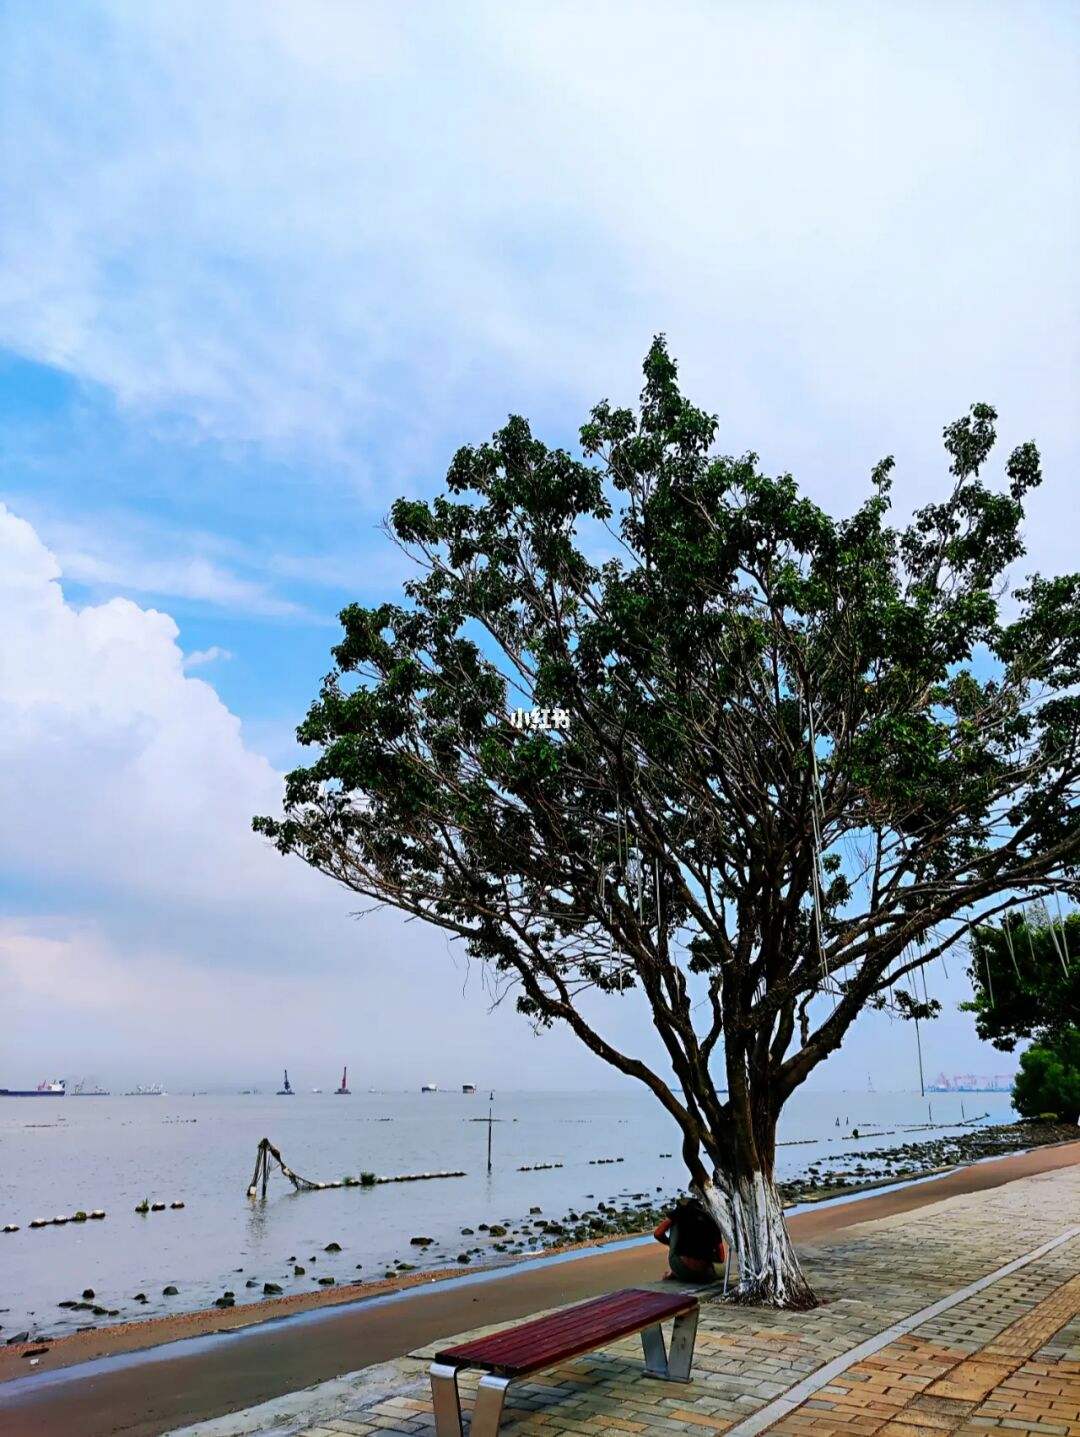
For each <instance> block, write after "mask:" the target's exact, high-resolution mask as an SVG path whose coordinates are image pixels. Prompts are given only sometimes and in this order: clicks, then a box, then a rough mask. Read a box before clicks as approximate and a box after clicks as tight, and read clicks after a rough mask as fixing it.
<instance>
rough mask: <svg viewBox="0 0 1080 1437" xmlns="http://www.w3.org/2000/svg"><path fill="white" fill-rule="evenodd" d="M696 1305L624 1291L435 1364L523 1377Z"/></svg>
mask: <svg viewBox="0 0 1080 1437" xmlns="http://www.w3.org/2000/svg"><path fill="white" fill-rule="evenodd" d="M696 1306H697V1298H696V1297H694V1296H693V1294H691V1293H686V1292H671V1293H668V1292H651V1291H649V1290H648V1289H647V1288H635V1287H629V1288H625V1289H624V1290H623V1291H621V1292H613V1293H609V1294H608V1295H607V1296H605V1297H594V1298H592V1299H591V1300H590V1301H588V1302H582V1303H579V1304H578V1305H577V1306H576V1307H570V1308H567V1310H566V1311H565V1312H555V1313H552V1314H551V1315H550V1316H548V1317H538V1318H535V1319H534V1320H533V1321H532V1322H524V1323H521V1324H520V1325H519V1326H518V1327H508V1328H504V1329H503V1330H502V1331H501V1332H493V1333H491V1334H490V1335H489V1336H487V1337H478V1338H475V1339H474V1340H473V1341H472V1342H463V1343H460V1344H459V1345H458V1346H457V1347H444V1348H443V1349H442V1351H441V1352H438V1353H436V1356H435V1361H436V1362H442V1363H445V1364H446V1365H448V1366H450V1367H480V1368H485V1369H486V1370H487V1371H489V1372H495V1373H498V1374H499V1375H500V1376H502V1377H522V1376H525V1375H527V1374H528V1373H530V1372H538V1371H539V1370H540V1369H541V1368H543V1367H552V1366H554V1365H555V1364H556V1363H558V1362H565V1361H567V1360H569V1359H570V1358H571V1357H578V1356H580V1355H581V1354H582V1353H583V1352H591V1351H592V1350H593V1349H594V1348H596V1347H599V1346H601V1345H603V1344H604V1343H607V1342H617V1341H618V1340H619V1338H620V1337H628V1336H629V1335H630V1334H631V1333H633V1332H637V1331H639V1330H640V1329H641V1328H642V1327H647V1326H651V1325H652V1323H654V1322H662V1321H663V1320H664V1319H665V1318H668V1317H676V1316H678V1314H679V1313H681V1312H689V1311H691V1310H692V1309H693V1308H695V1307H696Z"/></svg>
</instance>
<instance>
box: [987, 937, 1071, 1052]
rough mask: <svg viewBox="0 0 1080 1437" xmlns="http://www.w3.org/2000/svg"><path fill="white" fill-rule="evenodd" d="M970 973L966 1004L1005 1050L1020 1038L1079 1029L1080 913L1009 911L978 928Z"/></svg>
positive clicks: (1047, 1036) (991, 1038) (1044, 1037)
mask: <svg viewBox="0 0 1080 1437" xmlns="http://www.w3.org/2000/svg"><path fill="white" fill-rule="evenodd" d="M968 976H969V977H970V978H971V986H972V989H973V993H974V997H973V999H972V1001H971V1002H970V1003H963V1004H961V1007H963V1008H965V1009H966V1010H967V1011H968V1012H973V1013H974V1014H975V1027H976V1030H977V1032H978V1034H979V1037H980V1038H983V1039H986V1040H987V1041H989V1042H991V1043H993V1045H994V1047H995V1048H998V1049H1000V1050H1001V1051H1002V1052H1003V1053H1011V1052H1012V1051H1013V1049H1014V1048H1015V1047H1016V1044H1017V1042H1018V1041H1019V1040H1020V1039H1021V1038H1034V1039H1036V1040H1037V1041H1039V1042H1042V1041H1045V1040H1047V1039H1050V1038H1053V1037H1054V1036H1055V1035H1057V1034H1059V1033H1061V1032H1063V1031H1064V1030H1066V1029H1068V1028H1070V1027H1073V1028H1077V1029H1080V914H1077V913H1070V914H1068V915H1067V916H1062V917H1061V918H1060V919H1057V920H1052V919H1051V917H1050V916H1049V915H1048V914H1047V913H1045V912H1043V913H1039V914H1035V913H1031V914H1028V913H1024V914H1009V915H1008V916H1007V917H1006V918H1005V919H1004V920H1003V921H1002V922H1001V924H1000V925H993V924H991V925H988V926H986V927H984V928H976V929H975V931H974V932H973V933H972V935H971V966H970V967H969V969H968Z"/></svg>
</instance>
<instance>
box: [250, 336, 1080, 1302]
mask: <svg viewBox="0 0 1080 1437" xmlns="http://www.w3.org/2000/svg"><path fill="white" fill-rule="evenodd" d="M994 419H995V414H994V411H993V410H992V409H991V408H989V407H988V406H987V405H983V404H980V405H976V406H975V407H974V408H973V409H972V410H971V412H970V414H969V415H967V416H966V417H964V418H962V419H960V420H958V421H957V422H956V423H954V424H950V425H949V426H948V427H947V428H946V430H945V448H946V450H947V452H948V455H949V458H950V461H951V467H950V478H949V480H948V482H947V484H946V486H945V491H944V497H943V498H942V500H941V502H940V503H936V504H930V505H928V506H927V507H926V508H924V509H922V510H920V511H919V512H918V513H917V514H916V516H915V518H914V520H913V521H912V522H911V523H910V524H909V525H908V526H907V527H906V528H903V529H898V528H893V527H890V525H889V523H888V511H889V490H890V484H891V475H890V471H891V469H892V461H891V460H889V459H886V460H883V461H882V462H881V463H880V464H879V465H878V466H877V468H876V469H875V470H874V471H873V474H872V476H871V490H870V494H869V497H868V498H867V499H866V501H865V503H863V505H862V507H861V508H859V509H858V510H857V511H856V512H855V513H854V514H853V515H851V516H850V517H848V518H839V519H838V518H833V517H831V516H830V515H829V514H827V513H826V512H825V511H824V510H823V509H821V508H820V507H819V506H818V505H817V504H815V503H813V502H812V501H811V500H810V499H808V498H806V497H805V496H804V495H802V494H800V492H799V490H798V488H797V486H796V484H795V481H794V480H793V479H792V478H791V477H790V476H789V475H786V474H785V475H781V476H780V477H777V478H772V477H769V476H767V475H765V474H763V473H762V472H761V470H760V467H759V464H758V461H757V459H756V456H755V455H753V454H747V455H744V456H743V457H742V458H726V457H723V456H721V455H719V454H718V453H716V451H715V447H714V441H715V435H716V428H717V425H716V420H715V419H714V418H713V417H712V416H710V415H709V414H708V413H705V412H704V411H702V410H700V409H698V408H695V407H694V406H693V405H692V404H690V403H689V402H688V401H687V400H686V399H685V398H684V397H683V395H682V394H681V392H680V389H679V386H678V383H677V376H676V371H675V366H674V364H673V362H672V360H671V358H670V357H669V355H668V353H667V350H666V347H665V345H664V343H663V341H662V340H657V341H656V342H655V343H654V344H653V346H652V348H651V350H650V352H649V355H648V357H647V360H646V363H645V385H644V389H643V392H642V397H641V404H640V408H639V410H638V411H636V412H635V411H632V410H630V409H624V408H616V407H613V406H612V405H610V404H609V403H607V402H604V403H601V404H600V405H598V406H597V407H596V409H595V410H593V412H592V415H591V417H590V419H589V421H588V423H587V424H585V426H584V427H583V429H582V431H581V444H582V450H583V457H581V458H577V457H573V456H571V455H570V454H569V453H567V452H565V451H564V450H562V449H558V448H549V447H547V446H546V445H544V444H543V443H542V442H541V441H540V440H538V439H537V438H535V437H534V435H533V434H532V432H531V430H530V428H529V425H528V424H527V423H526V421H525V420H524V419H521V418H511V419H510V420H509V422H508V423H507V425H506V427H505V428H504V429H502V430H500V431H499V432H498V433H497V434H495V435H494V437H493V439H492V440H491V442H490V443H487V444H482V445H479V446H476V447H467V448H463V449H461V450H460V451H459V452H458V453H457V454H456V455H455V457H454V460H453V462H452V464H451V466H450V470H449V473H448V476H447V484H446V492H445V493H444V494H442V495H441V496H440V497H438V498H435V499H434V500H433V501H432V502H430V503H429V502H423V501H420V500H399V501H398V502H397V503H396V504H395V505H394V506H393V508H392V511H391V518H390V529H391V532H392V536H393V538H394V539H395V540H396V542H398V543H399V544H401V545H402V546H404V548H405V549H406V550H407V551H408V553H409V554H410V555H412V557H413V558H414V559H415V561H416V564H417V573H416V577H415V578H414V579H412V580H411V581H410V582H408V583H407V584H406V585H405V594H404V598H403V601H402V602H400V603H385V604H380V605H378V606H376V607H373V608H365V607H361V606H359V605H352V606H350V607H349V608H347V609H345V610H344V612H343V613H342V615H341V620H342V623H343V626H344V631H345V632H344V638H343V639H342V641H341V643H340V644H339V645H338V646H337V648H336V649H335V650H334V661H335V667H334V670H333V672H332V673H331V674H330V675H329V676H328V677H327V679H326V680H325V681H324V683H323V686H322V690H321V693H320V694H319V697H318V698H317V700H316V701H315V703H314V704H313V705H312V707H311V710H310V712H309V714H308V716H307V718H306V720H305V721H304V723H303V724H302V725H301V727H300V729H299V731H298V733H299V738H300V740H301V742H302V743H305V744H309V745H312V746H313V747H314V748H315V749H316V750H317V756H316V757H315V758H314V761H313V762H312V763H311V764H310V766H309V767H303V768H299V769H297V770H296V771H295V772H294V773H292V774H290V775H289V777H288V779H287V784H286V794H285V810H284V816H283V817H282V818H280V819H271V818H261V819H258V820H257V821H256V827H257V829H258V830H259V831H261V832H262V833H264V834H267V835H269V836H270V837H271V838H272V839H273V840H274V841H275V842H276V844H277V846H278V847H279V848H280V849H281V850H282V852H284V853H287V854H288V853H291V854H298V855H300V857H302V858H303V859H304V860H305V861H306V862H308V863H310V864H311V865H313V866H314V867H315V868H317V869H319V870H321V871H322V872H324V873H326V874H328V875H330V876H331V877H333V878H335V879H337V880H338V881H339V882H341V883H343V884H344V885H345V886H346V887H347V888H349V889H351V890H353V891H355V892H356V893H359V894H362V895H364V896H365V897H366V898H368V899H370V900H372V901H373V902H374V903H376V904H390V905H392V906H393V907H395V908H397V909H400V910H402V911H403V912H405V913H408V914H412V915H415V916H417V917H420V918H422V919H425V920H426V921H428V922H429V923H432V924H434V925H436V926H437V927H439V928H442V929H444V930H446V931H447V932H449V933H451V934H454V935H457V937H459V938H460V939H461V940H462V941H463V943H464V944H465V945H466V947H467V949H468V951H469V953H470V954H471V955H473V956H474V957H475V958H478V959H481V960H483V961H484V962H485V963H486V964H489V965H490V968H491V970H492V971H493V974H494V975H495V976H496V981H497V982H499V983H501V984H502V985H503V988H504V989H509V990H512V991H514V992H515V993H516V999H517V1004H518V1007H519V1008H520V1009H521V1010H522V1011H523V1012H524V1013H526V1014H528V1015H529V1016H530V1017H531V1018H533V1019H534V1020H535V1021H536V1022H538V1023H541V1024H551V1023H562V1024H566V1025H567V1026H568V1027H569V1028H570V1029H571V1030H572V1031H573V1032H574V1033H576V1034H577V1036H578V1037H579V1038H580V1039H581V1041H582V1042H583V1043H585V1044H586V1046H587V1047H588V1048H589V1049H591V1050H592V1052H593V1053H595V1054H596V1055H597V1056H598V1057H600V1058H602V1059H603V1060H604V1061H606V1062H608V1063H610V1064H611V1065H612V1066H613V1067H615V1068H617V1069H618V1070H619V1071H620V1072H622V1073H624V1074H627V1075H629V1076H630V1077H633V1078H636V1079H638V1080H639V1081H640V1082H641V1083H643V1084H644V1085H645V1086H646V1087H647V1088H648V1089H649V1090H650V1091H651V1092H652V1093H653V1095H654V1096H655V1098H656V1099H657V1101H659V1102H660V1103H661V1104H662V1105H663V1107H664V1108H665V1109H666V1110H667V1112H668V1113H669V1114H670V1115H671V1117H672V1118H673V1119H674V1121H675V1122H676V1123H677V1124H678V1126H679V1129H680V1130H681V1133H682V1155H683V1158H684V1160H685V1163H686V1167H687V1170H688V1173H689V1178H690V1182H691V1184H692V1186H693V1187H694V1188H695V1189H696V1190H697V1191H698V1192H699V1193H700V1195H701V1197H702V1198H703V1200H704V1201H705V1202H706V1203H707V1204H708V1205H709V1207H710V1208H711V1209H712V1211H713V1212H714V1213H715V1215H716V1217H717V1219H718V1221H719V1222H720V1224H721V1226H722V1228H723V1229H724V1231H725V1233H726V1234H727V1235H728V1236H729V1237H730V1238H731V1239H732V1240H733V1242H734V1246H735V1248H736V1250H737V1253H738V1256H739V1262H740V1272H741V1279H740V1284H739V1294H740V1295H741V1296H742V1297H744V1298H746V1299H747V1300H759V1301H766V1302H770V1303H775V1304H778V1305H786V1306H804V1307H805V1306H809V1305H812V1303H813V1301H814V1299H813V1295H812V1293H811V1291H810V1289H809V1287H808V1285H807V1283H806V1281H805V1279H804V1277H803V1275H802V1273H801V1271H800V1268H799V1265H798V1261H797V1259H796V1256H795V1253H794V1250H793V1248H792V1246H791V1243H790V1241H789V1238H788V1235H787V1231H786V1227H785V1224H784V1218H783V1213H782V1208H781V1203H780V1201H779V1198H778V1195H777V1192H776V1189H775V1186H774V1182H773V1168H774V1160H775V1152H776V1129H777V1119H778V1117H779V1115H780V1112H781V1109H782V1108H783V1106H784V1103H785V1102H786V1101H787V1099H788V1098H789V1097H790V1095H791V1094H792V1093H793V1092H794V1090H795V1089H796V1088H797V1087H798V1086H799V1084H800V1083H802V1082H804V1081H805V1080H806V1078H807V1077H808V1076H809V1075H810V1073H812V1072H813V1071H814V1069H815V1068H816V1067H817V1066H818V1065H819V1064H820V1063H822V1062H823V1061H824V1060H825V1059H826V1058H827V1057H828V1056H829V1054H830V1053H832V1052H834V1051H835V1050H836V1049H837V1048H838V1047H839V1046H840V1044H841V1042H842V1041H843V1038H844V1035H845V1034H846V1033H847V1031H848V1030H849V1028H850V1027H851V1025H852V1023H853V1022H854V1021H855V1019H856V1018H857V1017H858V1015H859V1013H860V1012H861V1011H862V1010H863V1009H864V1008H866V1007H867V1006H868V1005H876V1006H885V1005H894V1004H899V1005H900V1006H902V1007H903V1008H904V1010H905V1012H907V1013H909V1014H910V1013H919V1012H925V1011H927V1008H928V1006H929V1005H927V1004H926V1003H925V997H926V994H925V992H924V1002H923V1003H922V1004H921V1005H920V1002H919V999H918V995H917V992H916V991H915V990H914V989H912V991H908V990H907V989H904V988H901V989H897V987H896V985H897V984H898V983H899V984H901V985H903V984H904V982H905V980H906V981H907V982H908V983H911V982H912V975H913V974H914V973H915V971H916V970H917V969H918V968H919V967H921V966H922V965H925V964H927V963H929V962H931V961H932V960H933V959H935V958H936V957H937V956H938V955H939V954H942V953H944V952H945V951H946V950H947V949H948V948H949V947H950V946H951V945H952V944H954V943H956V942H957V940H958V939H960V938H961V937H963V935H964V934H965V933H967V932H968V931H969V929H970V928H971V926H972V925H973V924H976V923H985V922H986V921H987V919H988V917H989V916H990V915H992V914H994V913H996V912H1000V911H1003V910H1007V909H1008V908H1009V907H1010V906H1011V905H1013V904H1015V903H1017V902H1019V901H1020V900H1021V897H1022V896H1023V895H1027V896H1029V897H1030V896H1032V895H1039V894H1045V893H1050V892H1053V891H1055V890H1056V889H1058V888H1060V887H1067V886H1068V885H1069V883H1070V882H1072V881H1075V878H1076V873H1077V868H1076V865H1077V862H1078V858H1080V816H1078V811H1077V793H1078V786H1080V742H1078V739H1080V703H1078V699H1077V697H1076V695H1075V694H1074V693H1073V691H1072V686H1073V685H1074V684H1075V683H1076V681H1077V679H1078V677H1080V631H1078V627H1077V622H1076V615H1077V601H1078V598H1080V576H1076V575H1074V576H1070V577H1067V578H1054V579H1041V578H1038V577H1034V578H1029V579H1028V580H1027V582H1026V583H1025V585H1024V587H1023V588H1021V589H1019V590H1017V591H1016V593H1015V594H1014V595H1012V597H1011V600H1010V604H1011V608H1010V612H1009V614H1008V617H1007V618H1003V617H1002V615H1001V614H1000V613H999V601H1000V599H1001V595H1002V588H1003V575H1004V573H1005V571H1006V569H1007V567H1008V566H1009V565H1011V564H1012V563H1013V562H1014V561H1015V560H1016V559H1017V558H1018V556H1019V555H1020V554H1021V553H1022V552H1023V550H1022V542H1021V537H1020V528H1021V522H1022V517H1023V509H1022V504H1023V498H1024V495H1025V494H1026V493H1027V491H1028V490H1030V489H1031V488H1032V487H1033V486H1034V485H1035V484H1037V483H1038V482H1039V478H1040V474H1039V458H1038V453H1037V451H1036V449H1035V447H1034V445H1033V444H1030V443H1028V444H1023V445H1021V446H1020V447H1019V448H1018V449H1016V450H1015V451H1014V452H1013V453H1012V454H1011V456H1010V457H1009V458H1008V460H1007V462H1006V464H1005V476H1006V479H1007V487H1006V488H1005V491H1004V492H998V491H996V490H994V489H992V488H991V487H988V485H987V484H986V483H984V481H983V479H982V477H981V475H982V470H983V467H984V465H985V463H986V461H987V458H988V456H989V454H990V451H991V447H992V445H993V442H994ZM517 709H524V710H527V711H529V713H530V717H531V718H532V719H533V720H534V721H533V722H532V723H526V724H525V725H524V726H523V727H519V726H517V724H515V723H514V722H511V716H510V711H511V710H517ZM520 722H521V719H520V715H519V716H518V723H520ZM901 992H902V993H903V997H902V998H901V996H900V994H901ZM598 994H603V995H607V996H608V997H610V998H611V1000H612V1001H616V1000H619V999H622V1000H624V1001H626V1000H629V999H630V997H631V995H633V996H635V997H637V998H638V999H639V1000H642V1001H643V1004H644V1007H645V1009H646V1011H647V1013H648V1015H649V1018H650V1019H651V1023H652V1025H653V1027H654V1028H655V1033H656V1035H657V1038H658V1040H659V1044H660V1045H662V1051H663V1053H664V1055H665V1061H664V1062H663V1063H659V1064H658V1063H656V1062H650V1061H648V1060H647V1056H642V1055H641V1054H640V1053H636V1052H629V1051H626V1049H625V1047H620V1046H619V1045H618V1044H616V1043H615V1042H614V1041H612V1039H611V1038H610V1037H608V1036H605V1033H604V1031H603V1026H602V1022H601V1018H602V1014H603V1011H604V1007H605V1005H604V1004H603V1003H601V1002H599V1001H598V997H597V995H598Z"/></svg>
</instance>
